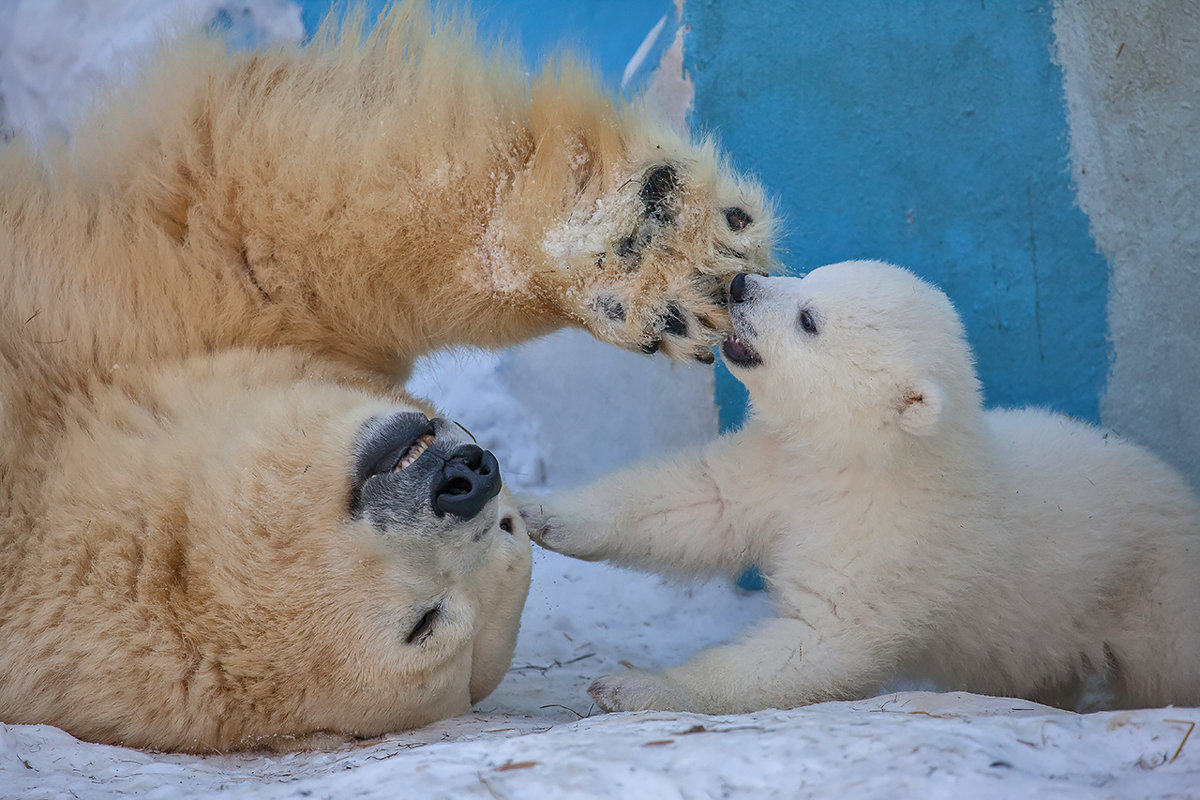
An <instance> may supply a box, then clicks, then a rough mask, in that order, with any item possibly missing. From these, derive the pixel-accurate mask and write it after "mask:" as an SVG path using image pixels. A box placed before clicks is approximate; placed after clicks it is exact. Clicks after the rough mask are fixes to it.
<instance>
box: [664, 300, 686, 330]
mask: <svg viewBox="0 0 1200 800" xmlns="http://www.w3.org/2000/svg"><path fill="white" fill-rule="evenodd" d="M687 329H688V325H687V320H686V319H684V318H683V310H682V309H680V307H679V306H677V305H676V304H674V303H671V304H670V305H669V306H667V314H666V316H665V317H663V331H664V332H666V333H669V334H671V335H672V336H687Z"/></svg>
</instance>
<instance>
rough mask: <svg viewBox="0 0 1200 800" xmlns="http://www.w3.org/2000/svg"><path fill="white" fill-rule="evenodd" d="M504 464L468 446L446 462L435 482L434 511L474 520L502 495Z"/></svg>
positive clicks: (479, 449) (460, 449) (456, 450)
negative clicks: (492, 501) (497, 496)
mask: <svg viewBox="0 0 1200 800" xmlns="http://www.w3.org/2000/svg"><path fill="white" fill-rule="evenodd" d="M500 486H501V480H500V464H499V463H498V462H497V461H496V457H495V456H494V455H492V454H491V453H490V452H489V451H487V450H484V449H482V448H480V447H477V446H476V445H473V444H464V445H462V446H460V447H458V448H456V449H455V450H454V452H452V453H451V454H450V457H449V458H448V459H446V463H445V465H444V466H443V467H442V470H441V474H440V475H437V476H436V477H435V478H434V481H433V511H434V513H435V514H437V515H438V516H439V517H441V516H444V515H446V514H453V515H454V516H456V517H461V518H462V519H471V518H472V517H474V516H475V515H476V514H478V513H479V512H480V511H482V510H483V507H484V506H486V505H487V502H488V501H489V500H491V499H492V498H493V497H495V496H496V495H498V494H500Z"/></svg>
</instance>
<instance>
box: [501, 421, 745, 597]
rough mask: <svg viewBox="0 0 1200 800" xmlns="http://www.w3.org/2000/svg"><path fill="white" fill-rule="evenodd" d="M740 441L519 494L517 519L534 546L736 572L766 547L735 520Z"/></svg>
mask: <svg viewBox="0 0 1200 800" xmlns="http://www.w3.org/2000/svg"><path fill="white" fill-rule="evenodd" d="M741 438H742V437H741V436H740V435H734V436H727V437H723V438H722V439H718V440H717V441H715V442H713V443H711V444H709V445H708V446H707V447H705V448H704V449H702V450H696V451H691V452H684V453H681V454H676V455H674V456H671V457H668V458H664V459H661V460H658V461H652V462H647V463H643V464H639V465H636V466H634V467H630V468H628V469H625V470H621V471H618V472H615V473H613V474H611V475H608V476H606V477H604V478H601V479H600V480H598V481H596V482H594V483H592V484H590V485H588V486H585V487H583V488H580V489H575V490H572V491H566V492H560V493H557V494H553V495H550V496H548V497H535V496H531V495H526V496H524V497H522V498H521V499H520V502H521V515H522V516H523V517H524V518H525V521H526V523H527V524H528V526H529V533H530V537H531V538H532V539H533V540H534V541H536V542H537V543H538V544H540V545H541V546H542V547H545V548H546V549H548V550H554V551H556V552H559V553H562V554H563V555H568V556H571V557H573V558H579V559H583V560H586V561H597V560H607V561H611V562H613V563H616V564H621V565H624V566H629V567H634V568H636V569H642V570H647V571H651V572H667V573H674V574H679V575H687V576H690V575H708V574H716V573H726V574H737V573H739V572H740V571H741V570H743V569H745V568H746V567H747V566H749V565H750V564H751V563H754V562H755V561H756V560H757V559H759V558H760V557H761V554H762V548H763V547H764V545H765V543H764V542H763V541H762V538H761V537H760V536H756V535H755V533H754V531H755V529H754V527H752V526H749V525H745V524H742V523H741V521H740V520H741V509H740V508H739V499H738V495H739V476H738V475H737V472H736V464H731V463H730V458H731V455H732V453H735V452H736V451H738V449H739V447H740V445H739V442H740V440H741ZM731 467H732V468H731Z"/></svg>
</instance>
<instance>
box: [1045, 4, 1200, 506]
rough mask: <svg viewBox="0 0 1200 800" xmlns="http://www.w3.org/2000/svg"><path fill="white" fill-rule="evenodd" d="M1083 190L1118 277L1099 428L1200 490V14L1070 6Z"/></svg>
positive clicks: (1065, 36)
mask: <svg viewBox="0 0 1200 800" xmlns="http://www.w3.org/2000/svg"><path fill="white" fill-rule="evenodd" d="M1054 34H1055V38H1056V43H1057V52H1056V58H1057V60H1058V62H1059V64H1060V65H1061V66H1062V69H1063V74H1064V88H1065V91H1066V98H1067V107H1068V110H1069V119H1070V123H1069V124H1070V137H1071V144H1070V154H1071V163H1072V178H1073V180H1074V183H1075V185H1076V187H1077V192H1078V201H1079V205H1080V207H1081V208H1082V209H1083V210H1084V212H1085V213H1086V214H1087V215H1088V219H1089V220H1090V227H1091V233H1092V236H1093V238H1094V239H1095V242H1096V245H1097V246H1098V247H1099V249H1100V251H1101V252H1102V253H1103V255H1104V257H1105V259H1106V260H1107V261H1108V263H1109V265H1110V267H1111V277H1110V281H1109V295H1108V298H1109V299H1108V327H1109V341H1110V346H1111V359H1112V362H1111V372H1110V374H1109V378H1108V384H1107V388H1106V391H1105V392H1104V394H1103V396H1102V398H1101V406H1100V408H1101V420H1102V422H1103V423H1104V424H1105V425H1106V426H1109V427H1111V428H1113V429H1114V430H1115V431H1117V432H1118V433H1120V434H1122V435H1125V436H1128V437H1129V438H1132V439H1134V440H1135V441H1138V442H1141V443H1143V444H1145V445H1147V446H1149V447H1150V448H1151V449H1153V450H1155V451H1157V452H1158V453H1159V454H1161V455H1162V456H1164V457H1165V458H1166V459H1167V460H1168V461H1169V462H1171V463H1172V464H1174V465H1175V466H1176V467H1178V468H1179V469H1181V470H1183V471H1184V472H1185V473H1186V474H1187V475H1188V477H1189V478H1190V479H1191V480H1192V483H1193V485H1195V486H1197V487H1200V420H1198V419H1197V414H1196V406H1197V400H1196V398H1197V394H1198V393H1200V6H1198V5H1197V4H1196V3H1194V2H1185V1H1182V0H1181V1H1180V2H1170V1H1169V0H1158V1H1157V2H1156V1H1155V0H1060V2H1058V3H1056V4H1055V8H1054Z"/></svg>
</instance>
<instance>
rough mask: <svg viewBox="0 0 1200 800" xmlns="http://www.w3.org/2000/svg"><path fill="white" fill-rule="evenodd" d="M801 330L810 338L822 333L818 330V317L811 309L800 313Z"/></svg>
mask: <svg viewBox="0 0 1200 800" xmlns="http://www.w3.org/2000/svg"><path fill="white" fill-rule="evenodd" d="M800 330H802V331H804V332H805V333H807V334H808V335H809V336H816V335H817V334H818V333H820V331H819V330H818V329H817V315H816V314H814V313H813V312H812V310H811V309H808V308H805V309H802V310H801V311H800Z"/></svg>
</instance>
